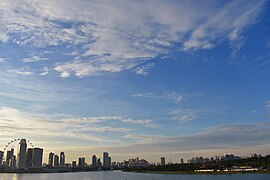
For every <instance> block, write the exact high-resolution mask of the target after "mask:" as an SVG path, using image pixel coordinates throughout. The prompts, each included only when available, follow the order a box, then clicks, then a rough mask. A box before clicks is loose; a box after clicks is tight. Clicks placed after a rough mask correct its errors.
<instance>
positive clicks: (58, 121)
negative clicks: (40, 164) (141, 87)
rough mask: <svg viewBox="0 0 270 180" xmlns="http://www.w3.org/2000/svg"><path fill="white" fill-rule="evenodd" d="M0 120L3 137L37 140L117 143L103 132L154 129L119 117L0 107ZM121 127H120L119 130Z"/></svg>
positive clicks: (151, 126)
mask: <svg viewBox="0 0 270 180" xmlns="http://www.w3.org/2000/svg"><path fill="white" fill-rule="evenodd" d="M0 121H1V125H0V128H1V132H0V135H1V136H5V137H11V138H12V137H21V136H23V137H31V138H34V139H40V140H41V139H44V137H43V136H44V135H46V139H57V138H64V139H77V140H80V141H82V142H83V141H87V142H95V143H98V144H102V143H105V142H106V144H107V143H109V142H110V143H114V142H118V143H120V142H121V141H120V140H116V139H117V138H115V136H114V139H112V137H111V135H110V137H109V136H106V134H104V133H106V132H112V133H121V134H123V133H127V132H130V131H133V130H136V129H134V128H135V127H134V126H133V125H140V126H142V127H150V128H154V127H157V125H155V124H153V122H152V121H151V120H147V119H145V120H144V119H143V120H136V119H131V118H125V117H121V116H99V117H76V116H72V115H65V114H43V113H28V112H23V111H21V110H19V109H15V108H12V107H7V106H2V107H0ZM109 121H112V122H114V124H115V123H116V122H115V121H117V125H113V126H108V124H107V123H108V122H109ZM104 123H106V125H104ZM119 123H120V125H119ZM121 125H123V127H120V126H121ZM124 125H125V126H124ZM126 125H130V126H132V128H128V127H126ZM33 134H34V135H35V136H33ZM41 141H42V140H41ZM63 144H65V142H63Z"/></svg>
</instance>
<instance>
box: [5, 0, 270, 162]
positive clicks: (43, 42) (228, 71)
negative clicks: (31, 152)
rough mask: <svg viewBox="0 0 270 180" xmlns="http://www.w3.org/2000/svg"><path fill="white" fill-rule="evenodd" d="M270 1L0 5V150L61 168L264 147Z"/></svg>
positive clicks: (269, 130) (268, 128)
mask: <svg viewBox="0 0 270 180" xmlns="http://www.w3.org/2000/svg"><path fill="white" fill-rule="evenodd" d="M269 12H270V11H269V2H268V1H262V0H258V1H249V0H238V1H213V0H203V1H199V2H198V1H185V0H183V1H174V0H169V1H167V0H166V1H163V0H155V1H154V0H148V1H130V0H128V1H122V0H117V1H109V0H104V1H97V0H91V1H90V0H89V1H85V0H78V1H76V3H75V2H74V1H71V0H65V1H63V0H60V1H51V0H48V1H44V2H39V1H36V0H27V1H25V0H23V1H22V0H20V1H19V0H18V1H16V0H14V1H11V2H10V1H7V0H3V1H1V3H0V47H1V48H0V84H1V85H0V106H1V108H0V122H1V125H0V128H1V131H0V135H1V142H0V145H2V146H4V145H5V143H6V142H7V141H9V140H10V139H12V138H16V137H26V138H28V139H30V140H32V141H33V142H34V143H35V144H37V145H39V146H42V147H44V148H45V152H46V153H48V152H49V151H61V150H65V151H66V152H67V153H68V159H69V160H72V159H75V158H77V156H78V155H81V156H86V157H88V156H89V157H90V155H92V154H94V153H95V154H98V155H99V154H101V153H102V152H103V151H109V152H110V153H111V154H112V157H113V159H114V160H123V159H125V158H129V157H136V156H140V157H144V158H147V159H149V160H150V161H153V162H155V161H158V160H159V157H160V156H166V157H167V158H172V160H173V161H175V162H177V161H179V160H180V158H182V157H184V158H189V157H192V156H195V155H205V156H211V155H220V154H222V153H236V154H239V155H248V154H249V153H252V152H258V153H262V154H267V153H269V152H268V151H267V149H269V147H270V141H269V138H267V137H269V135H270V121H269V113H270V111H269V110H270V109H269V108H270V97H269V96H270V95H269V93H268V92H269V90H270V86H269V83H270V82H269V77H270V59H269V58H270V51H269V50H270V33H269V32H270V18H269V16H270V14H269Z"/></svg>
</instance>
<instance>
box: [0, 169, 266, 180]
mask: <svg viewBox="0 0 270 180" xmlns="http://www.w3.org/2000/svg"><path fill="white" fill-rule="evenodd" d="M77 179H78V180H270V174H244V175H241V174H236V175H160V174H140V173H125V172H119V171H115V172H82V173H63V174H61V173H55V174H0V180H77Z"/></svg>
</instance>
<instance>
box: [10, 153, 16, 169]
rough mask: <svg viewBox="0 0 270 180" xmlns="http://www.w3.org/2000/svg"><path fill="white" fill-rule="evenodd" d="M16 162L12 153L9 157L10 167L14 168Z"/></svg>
mask: <svg viewBox="0 0 270 180" xmlns="http://www.w3.org/2000/svg"><path fill="white" fill-rule="evenodd" d="M16 163H17V159H16V156H14V155H13V156H12V158H11V159H10V167H12V168H15V167H16Z"/></svg>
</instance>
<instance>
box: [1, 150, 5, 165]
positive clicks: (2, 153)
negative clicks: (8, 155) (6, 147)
mask: <svg viewBox="0 0 270 180" xmlns="http://www.w3.org/2000/svg"><path fill="white" fill-rule="evenodd" d="M3 157H4V152H3V151H0V166H2V165H3Z"/></svg>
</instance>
